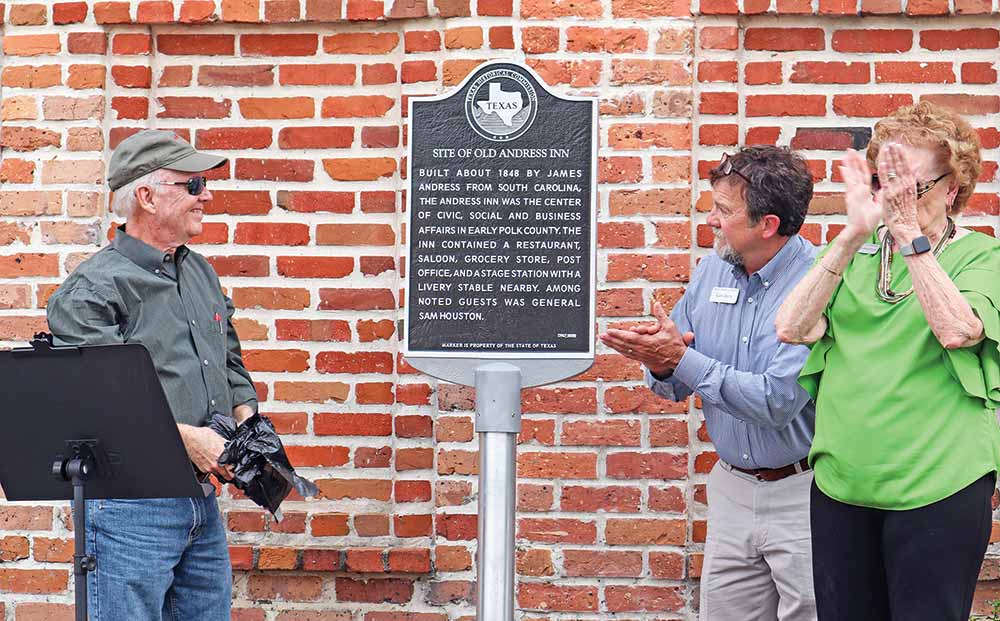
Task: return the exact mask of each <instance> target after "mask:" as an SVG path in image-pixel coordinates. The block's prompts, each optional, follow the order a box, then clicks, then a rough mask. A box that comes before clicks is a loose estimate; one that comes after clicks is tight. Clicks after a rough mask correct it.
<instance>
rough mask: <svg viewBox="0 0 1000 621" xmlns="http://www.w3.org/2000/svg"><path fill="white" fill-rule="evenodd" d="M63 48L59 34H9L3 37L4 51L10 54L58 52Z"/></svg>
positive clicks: (36, 54) (27, 54) (29, 54)
mask: <svg viewBox="0 0 1000 621" xmlns="http://www.w3.org/2000/svg"><path fill="white" fill-rule="evenodd" d="M61 49H62V46H61V44H60V42H59V35H58V34H30V35H28V34H18V35H15V34H8V35H7V36H5V37H4V39H3V53H4V54H9V55H10V56H43V55H49V54H58V53H59V51H60V50H61Z"/></svg>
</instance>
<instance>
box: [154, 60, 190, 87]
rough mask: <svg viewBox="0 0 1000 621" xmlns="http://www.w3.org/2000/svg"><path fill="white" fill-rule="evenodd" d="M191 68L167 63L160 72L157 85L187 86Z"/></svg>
mask: <svg viewBox="0 0 1000 621" xmlns="http://www.w3.org/2000/svg"><path fill="white" fill-rule="evenodd" d="M191 74H192V68H191V67H190V66H180V65H169V66H166V67H164V68H163V73H162V74H160V80H159V81H158V82H157V84H158V85H159V86H163V87H167V86H189V85H190V84H191Z"/></svg>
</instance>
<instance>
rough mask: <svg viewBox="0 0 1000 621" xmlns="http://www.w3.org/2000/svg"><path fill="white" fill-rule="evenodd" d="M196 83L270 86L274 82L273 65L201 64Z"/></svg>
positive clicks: (203, 84)
mask: <svg viewBox="0 0 1000 621" xmlns="http://www.w3.org/2000/svg"><path fill="white" fill-rule="evenodd" d="M198 84H199V85H201V86H270V85H272V84H274V66H273V65H244V66H238V67H229V66H211V65H202V66H201V67H200V68H199V69H198Z"/></svg>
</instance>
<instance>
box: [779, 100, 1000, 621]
mask: <svg viewBox="0 0 1000 621" xmlns="http://www.w3.org/2000/svg"><path fill="white" fill-rule="evenodd" d="M870 167H875V168H876V169H877V171H878V172H877V174H875V175H872V173H871V168H870ZM980 168H981V166H980V156H979V141H978V138H977V136H976V133H975V131H974V130H973V129H972V127H970V126H969V124H968V123H967V122H966V121H965V120H964V119H962V118H961V117H960V116H958V115H957V114H955V113H954V112H952V111H950V110H947V109H944V108H941V107H938V106H935V105H933V104H930V103H927V102H921V103H919V104H917V105H915V106H911V107H908V108H903V109H900V110H899V111H897V112H896V113H895V114H893V115H892V116H890V117H888V118H886V119H883V120H882V121H880V122H879V123H878V124H877V125H876V126H875V131H874V135H873V136H872V140H871V143H870V144H869V146H868V157H867V161H865V159H864V158H862V157H861V155H859V154H858V153H856V152H854V151H849V152H848V153H847V156H846V157H845V158H844V162H843V165H842V166H841V169H840V170H841V174H842V176H843V178H844V183H845V186H846V193H845V201H846V204H847V225H846V226H845V228H844V230H843V231H841V232H840V234H839V235H838V236H837V237H836V239H835V240H834V241H833V242H831V243H830V245H829V246H827V248H826V249H825V250H824V252H823V253H822V254H821V255H820V256H819V257H818V259H817V261H816V264H815V265H814V266H813V268H812V269H811V271H810V272H809V273H808V274H807V275H806V276H805V278H803V279H802V280H801V281H800V282H799V284H798V286H797V287H796V289H795V290H794V291H793V292H792V293H791V294H790V295H789V296H788V298H787V299H786V301H785V303H784V305H783V306H782V308H781V310H780V312H779V313H778V317H777V321H776V323H777V330H778V338H780V339H781V340H782V341H785V342H789V343H812V344H813V346H812V352H811V354H810V357H809V359H808V360H807V361H806V364H805V367H804V368H803V369H802V373H801V375H800V378H799V382H800V383H801V384H802V385H803V387H805V388H806V390H808V391H810V393H811V394H812V395H813V398H814V399H815V400H816V436H815V439H814V440H813V446H812V451H811V452H810V454H809V461H810V463H811V464H812V467H813V469H814V470H815V482H814V486H813V490H812V499H811V522H812V533H813V575H814V581H815V585H816V602H817V606H818V610H819V619H820V621H824V620H829V621H847V620H850V621H865V620H869V619H870V620H872V621H874V620H878V621H884V620H892V621H903V620H905V621H921V620H927V621H967V620H968V618H969V611H970V609H971V606H972V598H973V594H974V591H975V586H976V580H977V577H978V574H979V568H980V565H981V564H982V560H983V555H984V554H985V552H986V545H987V543H988V541H989V535H990V526H991V506H990V497H991V496H992V494H993V489H994V486H995V481H996V471H997V468H998V465H1000V428H998V425H997V418H996V409H997V408H998V407H1000V345H998V343H1000V310H998V309H1000V242H998V240H997V239H995V238H993V237H991V236H989V235H984V234H983V233H979V232H975V231H971V230H969V229H966V228H964V227H961V226H957V224H956V223H955V222H954V220H953V216H956V215H957V214H958V213H959V212H960V211H961V210H962V209H963V208H964V207H965V206H966V204H967V203H968V200H969V197H970V196H971V195H972V192H973V189H974V188H975V185H976V180H977V178H978V177H979V174H980Z"/></svg>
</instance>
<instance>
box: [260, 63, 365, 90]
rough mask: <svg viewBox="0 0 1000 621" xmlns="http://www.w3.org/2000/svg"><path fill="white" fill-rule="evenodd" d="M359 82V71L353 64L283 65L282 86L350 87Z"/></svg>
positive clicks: (280, 81) (279, 75) (279, 78)
mask: <svg viewBox="0 0 1000 621" xmlns="http://www.w3.org/2000/svg"><path fill="white" fill-rule="evenodd" d="M355 80H357V70H356V69H355V66H354V65H351V64H315V63H313V64H305V65H281V68H280V72H279V74H278V82H279V83H280V84H289V85H306V86H326V85H335V86H349V85H351V84H354V82H355Z"/></svg>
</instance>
